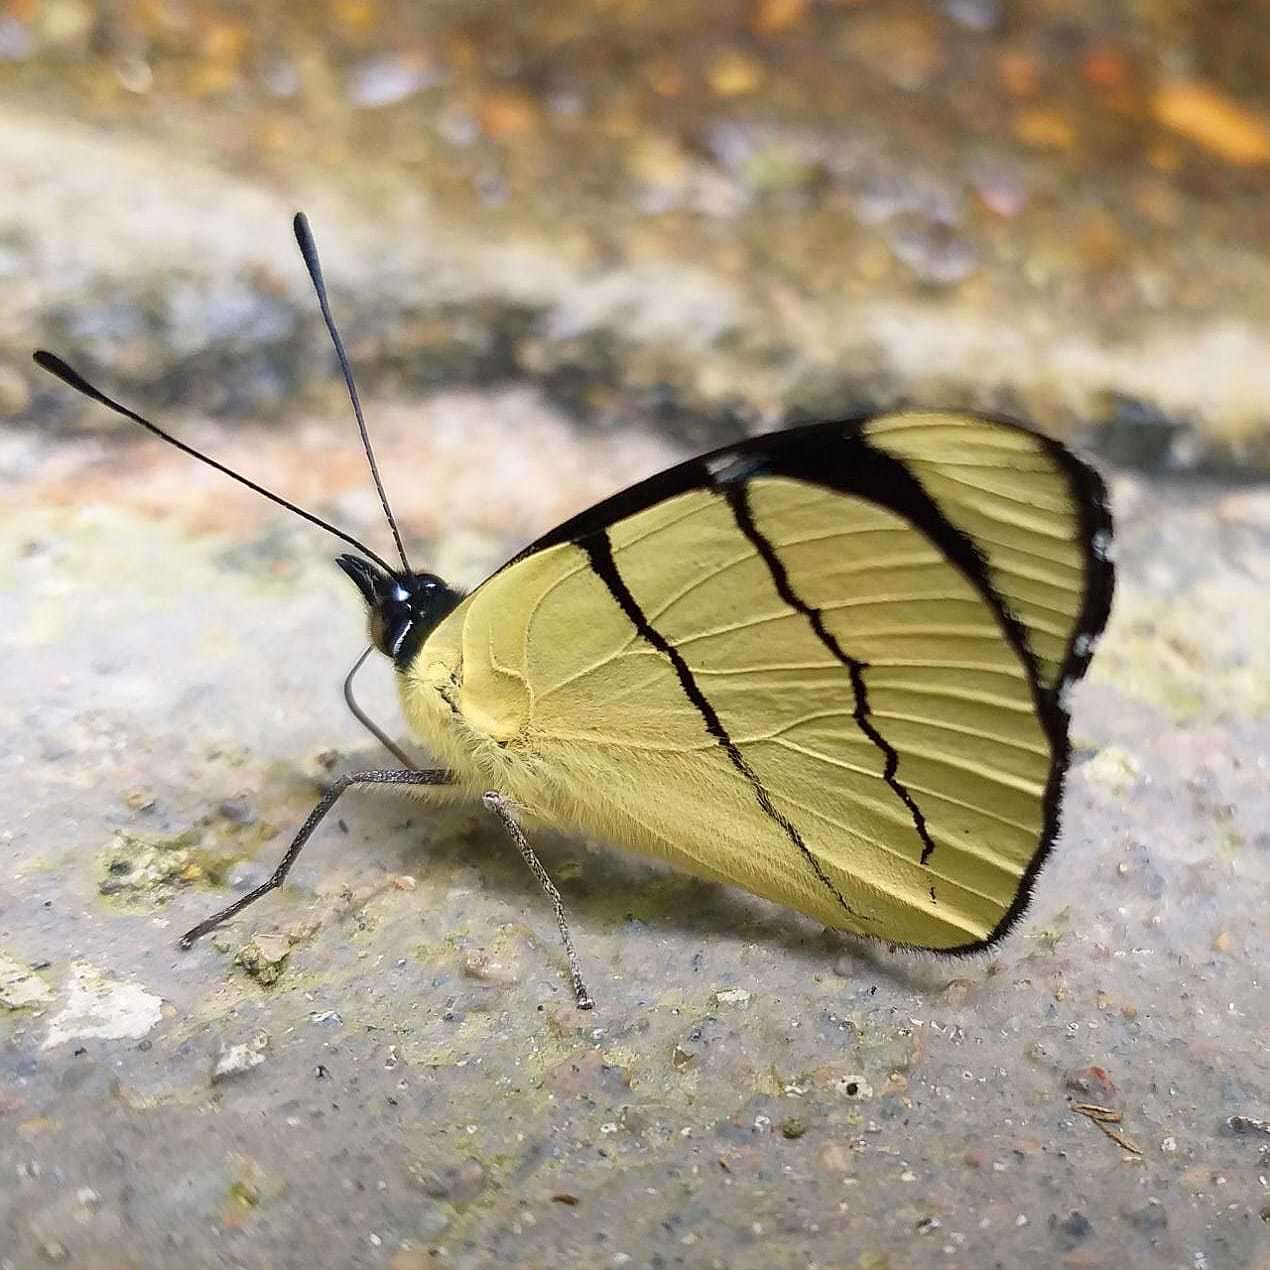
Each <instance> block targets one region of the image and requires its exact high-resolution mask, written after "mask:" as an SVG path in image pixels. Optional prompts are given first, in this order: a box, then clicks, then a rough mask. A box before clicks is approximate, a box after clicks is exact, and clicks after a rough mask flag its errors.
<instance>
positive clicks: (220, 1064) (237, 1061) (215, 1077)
mask: <svg viewBox="0 0 1270 1270" xmlns="http://www.w3.org/2000/svg"><path fill="white" fill-rule="evenodd" d="M268 1047H269V1034H268V1033H267V1032H257V1033H256V1035H255V1036H254V1037H253V1038H252V1039H251V1040H250V1041H247V1042H243V1043H240V1044H238V1045H227V1046H224V1047H223V1048H222V1049H221V1052H220V1054H219V1055H218V1056H217V1058H216V1062H215V1063H214V1064H213V1065H212V1077H211V1080H212V1084H213V1085H218V1084H220V1083H221V1081H225V1080H230V1079H231V1078H233V1077H235V1076H241V1075H242V1074H243V1073H244V1072H249V1071H251V1069H252V1068H253V1067H259V1066H260V1064H261V1063H263V1062H264V1061H265V1050H266V1049H268Z"/></svg>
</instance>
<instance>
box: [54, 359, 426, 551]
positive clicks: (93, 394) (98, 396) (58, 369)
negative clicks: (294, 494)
mask: <svg viewBox="0 0 1270 1270" xmlns="http://www.w3.org/2000/svg"><path fill="white" fill-rule="evenodd" d="M32 357H33V358H34V361H35V364H36V365H37V366H38V367H39V368H40V369H41V370H46V371H48V373H49V374H50V375H56V376H57V378H58V379H60V380H61V381H62V383H64V384H66V385H67V386H68V387H70V388H73V389H75V391H76V392H78V393H83V394H84V396H85V397H89V398H91V399H92V400H93V401H96V402H99V403H100V404H101V405H103V406H105V407H106V408H107V409H108V410H113V411H114V412H115V413H116V414H118V415H123V417H124V418H125V419H131V420H132V421H133V423H139V424H140V425H141V426H142V427H143V428H145V429H146V431H147V432H152V433H154V435H155V436H156V437H158V438H159V439H160V440H161V441H166V442H167V443H168V444H169V445H174V446H176V448H177V449H178V450H180V451H181V452H182V453H183V454H188V455H189V456H190V458H192V459H197V460H198V461H199V462H200V463H206V464H207V466H208V467H214V468H215V469H216V470H217V471H218V472H223V473H224V474H225V475H226V476H228V477H229V478H230V479H231V480H234V481H237V482H238V483H239V484H240V485H245V486H246V487H247V488H248V489H249V490H254V491H255V492H256V493H257V494H260V495H261V496H262V497H264V498H267V499H269V501H270V502H272V503H277V504H278V506H279V507H285V508H286V509H287V511H289V512H294V513H295V514H296V515H297V516H300V517H302V518H303V519H304V520H307V521H308V522H309V523H310V524H312V525H317V526H318V527H319V528H320V529H325V530H326V532H327V533H328V534H334V535H335V537H336V538H338V539H340V540H341V541H342V542H346V543H348V545H349V546H350V547H356V548H357V550H358V551H360V552H361V553H362V555H364V556H365V557H366V558H367V559H369V560H373V561H374V562H375V563H376V564H377V565H378V566H379V567H380V568H381V569H383V570H384V572H385V573H389V574H391V573H394V572H395V570H394V569H393V567H392V565H390V564H389V563H388V562H387V561H386V560H384V559H383V558H382V557H381V556H378V555H376V554H375V552H373V551H372V550H371V549H370V548H369V547H368V546H366V544H365V543H361V542H358V541H357V539H356V538H354V537H353V536H352V534H346V533H345V532H344V531H343V530H342V529H336V528H335V526H334V525H332V524H329V523H328V522H327V521H325V520H323V519H322V518H321V517H320V516H315V515H314V514H313V513H312V512H306V511H305V510H304V508H303V507H297V506H296V505H295V504H294V503H292V502H290V501H289V500H287V499H285V498H283V497H282V495H281V494H275V493H274V492H273V491H272V490H267V489H265V487H264V486H263V485H257V484H256V482H255V481H252V480H249V479H248V478H247V477H245V476H242V475H241V474H240V473H238V472H235V471H234V470H233V468H229V467H226V466H225V465H224V464H223V463H218V462H217V461H216V460H215V459H214V458H211V457H210V456H209V455H206V454H204V453H202V451H200V450H196V449H195V448H194V447H193V446H192V445H187V444H186V443H185V442H184V441H180V440H178V439H177V438H176V437H174V436H173V435H172V434H171V433H170V432H165V431H164V430H163V429H162V428H160V427H159V425H158V424H157V423H151V422H150V420H149V419H144V418H142V417H141V415H139V414H137V412H136V411H135V410H129V409H128V407H127V406H124V405H121V404H120V403H119V402H117V401H115V399H114V398H113V397H107V396H106V394H105V393H104V392H102V391H101V389H100V388H94V387H93V385H92V384H90V383H89V382H88V380H86V379H85V378H84V377H83V375H81V374H80V373H79V372H78V371H77V370H73V369H72V368H71V367H70V366H68V365H67V364H66V363H65V362H64V361H62V359H61V358H60V357H58V356H56V355H55V354H53V353H50V352H47V351H46V350H45V349H42V348H40V349H36V351H35V352H34V353H33V354H32ZM408 567H409V566H407V568H408Z"/></svg>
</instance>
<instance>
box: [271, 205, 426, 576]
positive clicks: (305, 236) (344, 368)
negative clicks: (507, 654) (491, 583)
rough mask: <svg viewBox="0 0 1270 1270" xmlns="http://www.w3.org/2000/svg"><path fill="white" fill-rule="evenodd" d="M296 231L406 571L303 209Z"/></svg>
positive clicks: (407, 567)
mask: <svg viewBox="0 0 1270 1270" xmlns="http://www.w3.org/2000/svg"><path fill="white" fill-rule="evenodd" d="M291 228H292V229H293V230H294V231H295V240H296V242H297V243H298V244H299V246H300V255H302V256H303V257H304V266H305V268H306V269H308V271H309V278H310V279H311V280H312V282H313V290H314V291H316V292H317V301H318V307H319V308H320V309H321V310H322V320H323V321H324V322H325V323H326V329H327V330H328V331H329V332H330V333H331V343H332V344H334V345H335V355H336V357H338V358H339V361H340V372H341V373H342V374H343V376H344V385H345V387H347V389H348V399H349V401H351V402H352V403H353V414H354V415H356V416H357V430H358V432H360V433H361V434H362V449H364V450H365V451H366V459H367V461H368V462H369V463H370V474H371V477H372V479H373V480H374V482H375V488H376V489H377V490H378V491H379V502H380V504H381V505H382V507H383V509H384V516H385V518H386V519H387V521H388V527H389V528H390V529H391V530H392V536H393V538H394V539H395V540H396V543H397V554H398V555H399V556H400V557H401V564H402V567H403V568H404V569H405V571H406V572H407V573H413V572H414V570H413V569H412V568H411V567H410V561H409V560H407V559H406V547H405V544H404V543H403V542H402V541H401V530H399V529H398V528H397V521H396V519H395V518H394V517H393V514H392V508H391V507H389V506H388V495H387V494H386V493H385V492H384V483H383V481H382V480H381V479H380V477H379V464H378V463H376V462H375V451H374V450H373V449H372V448H371V444H370V434H369V433H368V432H367V431H366V420H365V418H364V417H363V415H362V403H361V402H360V401H359V400H358V397H357V385H356V384H355V383H354V382H353V368H352V367H351V366H350V365H349V364H348V354H347V353H346V352H345V351H344V341H343V340H342V339H340V333H339V331H338V330H337V329H336V326H335V319H334V318H333V317H332V316H331V305H330V302H329V301H328V300H327V298H326V283H325V281H323V278H322V263H321V261H319V260H318V250H317V243H316V242H314V241H313V231H312V230H311V229H310V228H309V218H308V217H307V216H306V215H305V214H304V213H303V212H296V214H295V219H294V220H293V221H292V222H291Z"/></svg>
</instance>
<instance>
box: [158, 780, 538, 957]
mask: <svg viewBox="0 0 1270 1270" xmlns="http://www.w3.org/2000/svg"><path fill="white" fill-rule="evenodd" d="M453 783H454V776H453V775H452V774H451V773H450V772H447V771H443V770H435V771H429V772H421V771H418V770H417V769H411V770H409V771H397V770H389V771H377V772H350V773H349V774H348V775H347V776H341V777H340V778H339V780H337V781H336V782H335V783H334V784H333V785H332V786H331V787H330V789H328V790H327V791H326V793H325V794H323V795H322V797H321V799H320V800H319V801H318V804H317V806H316V807H314V808H313V810H312V811H311V812H309V816H308V819H307V820H306V821H305V822H304V824H302V825H301V826H300V830H299V832H298V833H297V834H296V836H295V837H294V838H292V840H291V845H290V846H289V847H288V848H287V852H286V854H285V855H284V856H283V857H282V859H281V860H280V861H279V863H278V867H277V868H276V869H274V871H273V873H272V874H271V875H270V877H269V879H268V880H267V881H265V882H262V883H261V884H260V885H259V886H258V887H256V889H255V890H254V891H248V893H247V894H246V895H243V896H241V897H240V898H239V899H236V900H235V901H234V902H233V903H232V904H229V905H227V906H226V907H225V908H223V909H221V910H220V912H218V913H213V914H212V915H211V917H208V918H205V919H204V920H203V921H201V922H199V924H198V925H197V926H194V927H192V928H191V929H190V930H187V931H186V932H185V934H184V935H182V936H181V938H180V941H179V944H180V947H181V948H185V949H188V948H190V947H192V945H193V943H194V941H195V940H196V939H200V938H202V936H204V935H206V934H207V932H208V931H211V930H215V929H216V927H218V926H219V925H221V924H222V923H223V922H227V921H229V919H230V918H231V917H236V916H237V915H238V914H239V913H241V912H242V911H243V909H245V908H246V907H247V906H248V905H249V904H254V903H255V902H256V901H257V900H258V899H260V898H262V897H263V896H265V895H268V894H269V892H270V891H273V890H276V889H277V888H278V887H280V886H281V885H282V883H283V882H284V881H285V879H286V876H287V874H288V873H289V872H290V871H291V866H292V865H293V864H294V863H295V861H296V857H297V856H298V855H299V854H300V850H301V848H302V847H303V846H304V844H305V843H306V842H308V840H309V838H310V837H311V836H312V834H313V831H314V830H315V829H316V828H317V827H318V825H320V824H321V823H322V820H323V818H324V817H325V816H326V813H327V812H328V811H330V810H331V808H332V807H334V806H335V804H336V803H337V802H338V801H339V798H340V795H341V794H343V793H344V791H345V790H346V789H351V788H352V787H353V786H355V785H452V784H453ZM540 867H541V866H540Z"/></svg>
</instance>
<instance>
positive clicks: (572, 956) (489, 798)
mask: <svg viewBox="0 0 1270 1270" xmlns="http://www.w3.org/2000/svg"><path fill="white" fill-rule="evenodd" d="M481 801H482V802H483V803H484V804H485V806H486V807H488V808H489V809H490V811H492V812H493V813H494V815H496V816H497V817H498V818H499V820H500V821H502V824H503V828H504V829H506V830H507V832H508V834H509V835H510V837H511V840H512V841H513V842H514V843H515V844H516V850H517V851H519V852H520V855H521V859H523V860H524V862H525V863H526V864H527V865H529V871H530V872H531V873H532V874H533V875H534V877H536V878H537V879H538V885H539V886H540V887H542V889H543V890H544V891H545V892H546V893H547V898H548V899H549V900H550V901H551V907H552V908H553V909H554V910H555V914H556V925H557V926H559V927H560V938H561V940H562V941H563V942H564V955H565V957H566V958H568V961H569V978H570V980H571V981H572V983H573V995H574V998H575V1000H576V1001H577V1003H578V1009H579V1010H589V1009H591V1008H592V1007H593V1006H594V1005H595V1000H594V998H593V997H592V996H591V994H590V993H589V992H588V991H587V986H586V983H585V982H584V981H583V978H582V967H581V964H580V963H579V961H578V954H577V953H576V952H574V951H573V940H572V939H570V938H569V923H568V921H567V920H566V919H565V915H564V901H563V900H562V899H561V898H560V892H559V891H557V890H556V885H555V883H554V882H553V881H552V880H551V878H550V877H548V876H547V870H546V869H544V868H543V867H542V861H541V860H539V859H538V856H537V854H536V853H535V852H534V849H533V847H531V846H530V845H529V839H528V838H526V837H525V831H524V830H523V829H522V828H521V827H520V822H519V821H518V820H517V819H516V816H515V813H514V812H513V810H512V804H511V803H510V802H509V801H508V799H506V798H504V797H503V795H502V794H500V793H498V792H497V791H496V790H488V791H487V792H486V793H484V794H482V795H481Z"/></svg>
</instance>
